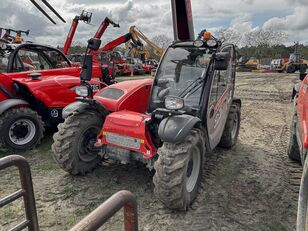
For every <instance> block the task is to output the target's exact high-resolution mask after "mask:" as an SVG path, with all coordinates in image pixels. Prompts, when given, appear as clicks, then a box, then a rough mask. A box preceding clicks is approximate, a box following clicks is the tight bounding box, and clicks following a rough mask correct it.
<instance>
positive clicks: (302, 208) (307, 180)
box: [296, 159, 308, 231]
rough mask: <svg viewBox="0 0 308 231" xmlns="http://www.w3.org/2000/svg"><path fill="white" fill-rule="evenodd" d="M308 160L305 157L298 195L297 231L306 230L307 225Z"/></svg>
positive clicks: (307, 228)
mask: <svg viewBox="0 0 308 231" xmlns="http://www.w3.org/2000/svg"><path fill="white" fill-rule="evenodd" d="M307 189H308V161H307V159H306V161H305V164H304V168H303V174H302V179H301V185H300V189H299V197H298V209H297V229H296V230H297V231H307V230H308V227H307V224H308V190H307Z"/></svg>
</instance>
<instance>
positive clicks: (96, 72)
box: [3, 64, 102, 79]
mask: <svg viewBox="0 0 308 231" xmlns="http://www.w3.org/2000/svg"><path fill="white" fill-rule="evenodd" d="M33 72H35V73H41V74H42V76H41V78H45V77H48V78H49V77H51V76H60V75H69V76H73V77H77V78H78V79H79V76H80V72H81V67H80V64H79V66H76V65H74V66H72V67H66V68H57V69H49V70H35V71H23V72H14V73H3V74H4V75H7V76H9V77H11V78H12V79H16V78H29V74H31V73H33ZM92 76H93V78H98V79H101V78H102V68H101V66H100V65H99V64H93V67H92Z"/></svg>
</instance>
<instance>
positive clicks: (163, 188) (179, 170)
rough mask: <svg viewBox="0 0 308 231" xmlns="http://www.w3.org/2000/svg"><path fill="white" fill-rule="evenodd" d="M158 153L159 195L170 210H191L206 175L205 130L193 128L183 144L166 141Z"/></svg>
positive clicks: (156, 182) (156, 191)
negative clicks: (190, 207)
mask: <svg viewBox="0 0 308 231" xmlns="http://www.w3.org/2000/svg"><path fill="white" fill-rule="evenodd" d="M158 153H159V158H158V160H157V161H156V162H155V164H154V168H155V170H156V172H155V175H154V177H153V182H154V185H155V189H154V192H155V194H156V196H157V197H158V198H159V199H160V200H161V201H162V202H163V204H165V206H166V207H168V208H170V209H174V210H184V211H186V210H188V208H189V206H190V205H191V204H192V202H193V201H194V200H195V198H196V197H197V194H198V189H199V187H200V183H201V178H202V168H203V159H204V158H203V156H204V153H205V142H204V137H203V134H202V132H201V131H200V130H199V129H192V130H191V132H190V134H189V136H188V137H187V138H186V140H185V141H184V142H183V143H181V144H171V143H164V144H163V146H162V147H161V148H159V150H158ZM193 159H195V162H196V163H197V164H194V163H193ZM187 174H189V176H187Z"/></svg>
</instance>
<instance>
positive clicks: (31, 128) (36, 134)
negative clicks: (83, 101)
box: [0, 43, 106, 150]
mask: <svg viewBox="0 0 308 231" xmlns="http://www.w3.org/2000/svg"><path fill="white" fill-rule="evenodd" d="M13 46H15V45H14V44H7V45H6V47H5V48H4V49H1V50H0V72H1V73H0V144H1V146H5V147H6V148H10V149H16V150H24V149H28V148H31V147H33V146H35V145H36V144H38V143H39V142H40V140H41V138H42V137H43V132H44V127H49V126H55V125H57V124H58V123H59V122H62V121H63V120H62V116H61V113H62V109H63V108H64V107H65V106H66V105H68V104H70V103H72V102H74V100H75V97H76V94H75V88H76V87H77V86H79V85H80V82H79V78H77V77H78V76H79V75H80V71H81V68H80V67H72V65H71V63H70V61H69V60H68V59H67V58H66V57H65V56H64V54H63V53H62V52H61V51H59V50H57V49H55V48H52V47H49V46H43V45H38V44H32V43H31V44H22V45H18V46H17V47H13ZM13 48H14V49H13ZM92 74H93V76H94V77H96V78H99V79H100V77H101V69H100V67H99V66H98V65H97V66H95V67H94V68H93V73H92ZM90 83H91V84H92V86H93V90H94V91H98V90H99V89H101V88H102V87H105V86H106V84H105V83H103V82H101V81H98V80H92V81H91V82H90Z"/></svg>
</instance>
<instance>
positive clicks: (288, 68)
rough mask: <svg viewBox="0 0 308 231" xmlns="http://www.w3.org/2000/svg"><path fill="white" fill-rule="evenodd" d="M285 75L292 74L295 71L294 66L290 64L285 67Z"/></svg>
mask: <svg viewBox="0 0 308 231" xmlns="http://www.w3.org/2000/svg"><path fill="white" fill-rule="evenodd" d="M286 71H287V73H294V72H295V71H296V66H295V65H293V64H291V65H289V66H288V67H287V70H286Z"/></svg>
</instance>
